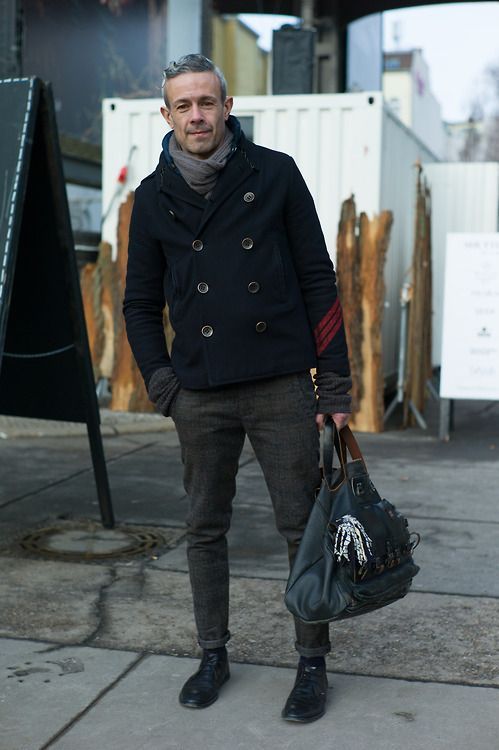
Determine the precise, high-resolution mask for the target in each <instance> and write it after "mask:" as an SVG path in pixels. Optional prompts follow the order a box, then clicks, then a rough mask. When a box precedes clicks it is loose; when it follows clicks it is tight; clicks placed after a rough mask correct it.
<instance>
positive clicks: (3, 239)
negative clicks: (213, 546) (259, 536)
mask: <svg viewBox="0 0 499 750" xmlns="http://www.w3.org/2000/svg"><path fill="white" fill-rule="evenodd" d="M0 128H1V134H2V137H1V138H0V180H1V181H0V414H9V415H17V416H25V417H36V418H41V419H58V420H66V421H72V422H86V424H87V430H88V434H89V439H90V448H91V452H92V459H93V464H94V472H95V476H96V482H97V490H98V494H99V500H100V505H101V514H102V517H103V521H104V524H105V525H106V526H112V525H113V514H112V508H111V503H110V497H109V487H108V481H107V473H106V465H105V461H104V454H103V450H102V438H101V434H100V428H99V410H98V405H97V397H96V394H95V385H94V379H93V372H92V364H91V359H90V353H89V348H88V340H87V333H86V328H85V321H84V316H83V306H82V301H81V293H80V286H79V280H78V271H77V266H76V259H75V252H74V243H73V235H72V231H71V224H70V218H69V209H68V204H67V198H66V191H65V185H64V177H63V172H62V159H61V154H60V150H59V142H58V136H57V127H56V121H55V112H54V104H53V97H52V92H51V89H50V86H49V85H47V84H44V83H43V82H42V81H41V80H40V79H38V78H21V79H7V80H3V81H0Z"/></svg>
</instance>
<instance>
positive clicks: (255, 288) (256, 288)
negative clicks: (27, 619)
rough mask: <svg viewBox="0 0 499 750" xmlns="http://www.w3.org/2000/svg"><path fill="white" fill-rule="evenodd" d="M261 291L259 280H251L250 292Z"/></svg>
mask: <svg viewBox="0 0 499 750" xmlns="http://www.w3.org/2000/svg"><path fill="white" fill-rule="evenodd" d="M259 291H260V284H259V283H258V281H250V283H249V284H248V292H251V294H256V293H257V292H259Z"/></svg>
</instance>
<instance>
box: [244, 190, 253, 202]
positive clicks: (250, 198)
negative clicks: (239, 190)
mask: <svg viewBox="0 0 499 750" xmlns="http://www.w3.org/2000/svg"><path fill="white" fill-rule="evenodd" d="M254 200H255V194H254V193H251V192H250V193H245V194H244V202H245V203H251V202H252V201H254Z"/></svg>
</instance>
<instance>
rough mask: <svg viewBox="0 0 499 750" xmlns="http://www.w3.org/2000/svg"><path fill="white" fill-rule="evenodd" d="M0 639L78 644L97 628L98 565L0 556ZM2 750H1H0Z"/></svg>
mask: <svg viewBox="0 0 499 750" xmlns="http://www.w3.org/2000/svg"><path fill="white" fill-rule="evenodd" d="M0 572H1V574H0V600H1V601H2V607H1V608H0V636H10V637H13V638H14V637H18V638H36V639H39V640H49V641H56V642H58V643H75V642H81V641H83V640H85V639H86V638H88V637H89V636H91V635H92V633H93V632H94V631H95V629H96V628H97V626H98V624H99V617H100V614H99V606H98V605H99V599H100V596H101V591H102V590H103V589H104V588H105V587H106V586H108V585H109V584H110V583H111V580H112V575H111V572H110V571H109V570H108V569H107V568H106V567H104V566H97V565H80V564H78V563H66V562H52V561H50V560H45V561H43V562H41V561H40V560H24V559H15V558H8V557H0ZM2 750H3V749H2Z"/></svg>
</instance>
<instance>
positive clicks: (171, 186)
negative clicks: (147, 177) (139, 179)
mask: <svg viewBox="0 0 499 750" xmlns="http://www.w3.org/2000/svg"><path fill="white" fill-rule="evenodd" d="M227 125H228V126H229V128H230V129H231V131H232V132H233V134H234V140H233V146H232V149H231V153H230V155H229V158H228V160H227V164H226V165H225V167H224V168H223V169H222V171H221V172H220V175H219V177H218V180H217V183H216V185H215V188H214V189H213V192H212V193H211V195H210V197H209V198H208V199H206V198H204V197H203V196H202V195H200V194H199V193H197V192H196V191H195V190H193V189H192V188H191V187H189V185H188V184H187V182H186V181H185V180H184V178H183V177H182V175H181V174H180V172H179V170H178V169H177V167H176V166H175V163H174V161H173V159H172V158H171V156H170V153H169V150H168V142H169V139H170V138H171V135H172V131H170V132H169V133H167V134H166V136H165V138H164V139H163V152H162V154H161V156H160V159H159V164H158V166H157V168H156V187H157V189H158V191H160V192H164V193H167V194H168V195H171V196H172V197H174V198H177V199H179V200H181V201H183V202H186V203H189V204H191V205H192V206H195V207H197V208H198V209H201V210H202V214H201V220H200V223H199V225H198V226H197V231H198V232H201V231H202V230H203V228H204V226H205V225H206V224H207V222H208V221H209V220H210V218H211V217H212V216H213V214H214V213H216V211H217V210H218V209H219V208H220V206H221V205H223V203H224V202H225V201H226V200H227V199H228V198H230V196H231V195H232V194H233V193H234V191H235V190H236V188H237V187H239V185H241V184H242V183H243V182H244V181H245V180H247V179H248V178H249V177H250V176H251V175H252V174H253V173H254V172H258V171H259V169H260V165H259V163H258V162H259V158H258V153H257V152H256V149H255V148H254V146H253V144H252V143H251V142H250V141H248V140H247V138H246V136H245V135H244V133H243V131H242V130H241V125H240V123H239V120H238V119H237V118H236V117H234V116H233V115H230V116H229V119H228V121H227Z"/></svg>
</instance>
